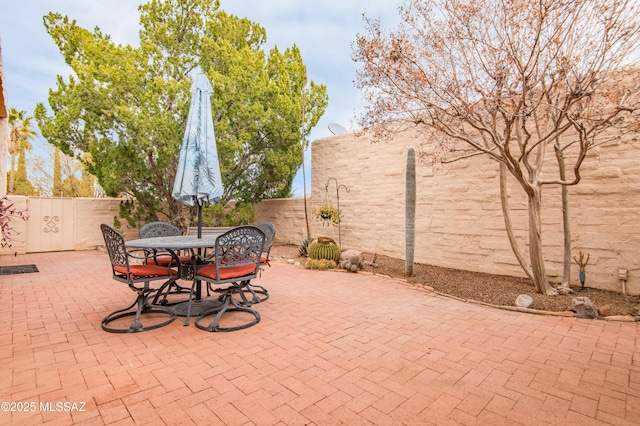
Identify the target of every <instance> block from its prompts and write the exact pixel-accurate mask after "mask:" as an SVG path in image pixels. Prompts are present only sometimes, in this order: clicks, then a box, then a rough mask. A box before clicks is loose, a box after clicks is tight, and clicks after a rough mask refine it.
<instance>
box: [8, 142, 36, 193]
mask: <svg viewBox="0 0 640 426" xmlns="http://www.w3.org/2000/svg"><path fill="white" fill-rule="evenodd" d="M13 194H15V195H36V191H35V189H34V188H33V184H31V182H29V179H28V178H27V159H26V150H25V149H22V150H21V151H20V153H19V154H18V170H16V173H15V181H14V183H13Z"/></svg>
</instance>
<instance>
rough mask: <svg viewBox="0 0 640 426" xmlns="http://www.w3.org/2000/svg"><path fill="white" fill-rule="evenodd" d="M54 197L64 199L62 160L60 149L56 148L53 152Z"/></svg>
mask: <svg viewBox="0 0 640 426" xmlns="http://www.w3.org/2000/svg"><path fill="white" fill-rule="evenodd" d="M51 195H52V196H53V197H62V195H63V189H62V161H61V159H60V149H59V148H58V147H56V148H55V149H54V151H53V187H52V189H51Z"/></svg>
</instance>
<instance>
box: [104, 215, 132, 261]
mask: <svg viewBox="0 0 640 426" xmlns="http://www.w3.org/2000/svg"><path fill="white" fill-rule="evenodd" d="M100 230H101V231H102V236H103V237H104V244H105V246H106V248H107V253H109V260H110V261H111V266H112V267H113V266H125V267H126V266H128V259H127V251H126V249H125V247H124V237H123V236H122V234H121V233H119V232H118V231H116V230H115V229H113V228H112V227H111V226H109V225H105V224H104V223H103V224H102V225H100Z"/></svg>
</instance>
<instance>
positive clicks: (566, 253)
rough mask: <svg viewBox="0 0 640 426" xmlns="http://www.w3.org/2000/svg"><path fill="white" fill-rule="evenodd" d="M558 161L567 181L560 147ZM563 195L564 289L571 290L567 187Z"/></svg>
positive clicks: (560, 173) (563, 179)
mask: <svg viewBox="0 0 640 426" xmlns="http://www.w3.org/2000/svg"><path fill="white" fill-rule="evenodd" d="M555 151H556V159H557V160H558V174H559V177H560V180H561V181H563V182H564V181H566V177H567V171H566V167H565V164H564V155H563V154H562V151H561V150H560V147H559V146H557V145H556V146H555ZM560 190H561V193H562V231H563V233H564V244H563V245H564V248H563V256H562V283H561V286H562V288H564V289H568V288H569V283H570V282H571V224H570V223H569V191H568V188H567V186H566V185H561V187H560Z"/></svg>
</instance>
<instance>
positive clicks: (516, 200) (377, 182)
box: [312, 132, 640, 294]
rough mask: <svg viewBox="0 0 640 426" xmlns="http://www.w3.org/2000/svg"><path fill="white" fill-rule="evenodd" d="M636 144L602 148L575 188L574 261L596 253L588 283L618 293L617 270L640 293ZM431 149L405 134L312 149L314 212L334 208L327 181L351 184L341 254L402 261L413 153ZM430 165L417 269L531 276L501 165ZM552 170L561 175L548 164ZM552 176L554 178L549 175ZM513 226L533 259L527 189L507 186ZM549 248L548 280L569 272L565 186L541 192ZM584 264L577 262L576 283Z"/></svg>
mask: <svg viewBox="0 0 640 426" xmlns="http://www.w3.org/2000/svg"><path fill="white" fill-rule="evenodd" d="M635 143H636V141H635V139H632V138H631V139H629V140H627V141H626V142H625V143H621V142H618V143H610V144H609V145H607V146H606V147H601V148H595V149H594V150H593V151H592V152H591V153H590V154H589V156H588V158H587V159H586V160H585V163H584V165H583V167H582V176H583V179H582V181H581V182H580V184H579V185H578V186H575V187H570V189H569V196H570V198H569V200H570V202H569V206H570V207H569V211H570V216H571V230H572V238H571V247H572V255H574V256H577V255H578V252H579V250H582V251H584V252H585V253H588V254H589V255H590V261H589V264H588V266H587V283H588V285H590V286H593V287H598V288H603V289H610V290H614V291H620V290H621V284H620V282H619V280H618V269H620V268H623V269H628V270H629V280H628V282H627V292H628V293H629V294H639V293H640V259H639V255H640V253H639V251H640V250H639V247H640V150H638V149H637V148H635V147H634V144H635ZM409 146H413V147H415V149H416V151H417V157H420V153H424V152H427V151H428V143H427V141H424V140H422V139H421V138H420V137H419V136H417V135H416V134H414V133H411V132H405V133H403V134H400V135H396V137H395V138H394V139H393V140H392V141H390V142H379V143H373V142H372V140H371V139H370V138H369V137H368V136H360V137H356V136H355V135H354V133H346V134H343V135H339V136H334V137H330V138H325V139H320V140H316V141H314V142H313V144H312V170H313V176H312V209H313V208H317V207H318V206H320V205H321V204H322V203H323V201H324V200H325V198H326V197H327V196H328V199H329V201H330V202H331V203H332V204H333V205H334V206H335V205H336V188H335V183H334V181H333V180H330V181H329V191H328V193H326V192H325V185H326V184H327V181H328V180H329V179H330V178H335V179H336V180H337V181H338V183H339V184H341V185H345V186H346V187H347V188H348V189H349V192H346V191H345V190H341V191H340V208H341V209H342V210H343V220H342V223H341V239H342V246H343V248H356V249H360V250H364V251H369V252H375V253H380V254H385V255H389V256H394V257H399V258H404V252H405V245H404V241H405V240H404V222H405V212H404V208H405V206H404V203H405V199H404V188H405V168H406V153H407V149H408V147H409ZM428 160H429V158H428V156H427V157H424V158H422V161H418V162H417V165H416V181H417V199H416V248H415V261H416V262H419V263H428V264H432V265H437V266H443V267H451V268H458V269H466V270H471V271H479V272H488V273H494V274H506V275H515V276H524V273H523V272H522V269H521V268H520V266H519V265H518V263H517V260H516V258H515V256H514V254H513V252H512V250H511V246H510V244H509V241H508V238H507V235H506V231H505V225H504V219H503V215H502V210H501V205H500V191H499V169H498V164H497V163H495V162H492V161H490V160H488V159H487V158H485V157H474V158H472V159H468V160H463V161H460V162H456V163H451V164H447V165H440V164H438V163H436V164H435V165H434V163H433V162H429V161H428ZM548 167H551V168H554V167H556V166H555V163H554V162H549V166H548ZM549 171H552V170H550V169H549ZM509 189H510V197H509V200H510V203H511V206H512V210H511V213H512V220H513V223H514V227H515V228H516V236H517V239H518V241H519V243H520V244H521V247H522V249H523V250H524V255H525V257H526V258H528V252H526V249H527V245H526V242H527V232H528V231H527V229H528V228H527V222H528V215H527V201H526V197H525V196H524V193H523V192H522V189H521V188H520V186H519V185H518V184H517V183H516V182H515V180H514V179H509ZM543 194H544V195H543V217H542V223H543V244H544V250H545V262H546V266H547V272H548V274H549V276H550V279H552V280H553V281H559V280H560V278H561V274H562V235H563V234H562V215H561V209H560V187H559V186H557V185H556V186H546V187H545V188H544V192H543ZM312 224H313V226H312V233H313V234H314V236H318V235H327V236H330V237H333V238H334V239H336V240H337V239H338V230H337V228H333V227H324V228H323V227H321V226H319V224H318V222H316V221H313V222H312ZM577 282H578V266H577V265H576V264H575V263H572V283H573V284H577Z"/></svg>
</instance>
